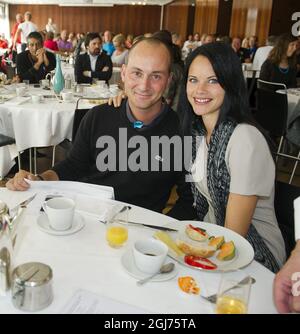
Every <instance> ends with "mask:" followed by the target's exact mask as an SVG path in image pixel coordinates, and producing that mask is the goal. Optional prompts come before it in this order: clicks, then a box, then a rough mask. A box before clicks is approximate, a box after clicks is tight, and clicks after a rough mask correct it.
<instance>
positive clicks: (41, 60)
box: [17, 31, 56, 84]
mask: <svg viewBox="0 0 300 334" xmlns="http://www.w3.org/2000/svg"><path fill="white" fill-rule="evenodd" d="M27 45H28V50H27V51H24V52H21V53H19V54H18V55H17V73H18V77H19V79H20V81H23V80H29V81H30V83H31V84H35V83H39V81H40V80H41V79H45V77H46V75H47V74H48V73H49V72H51V71H52V70H54V69H55V65H56V61H55V56H54V54H53V53H50V52H47V51H46V50H45V49H44V48H43V37H42V35H41V34H40V33H39V32H37V31H35V32H32V33H30V34H29V36H28V40H27Z"/></svg>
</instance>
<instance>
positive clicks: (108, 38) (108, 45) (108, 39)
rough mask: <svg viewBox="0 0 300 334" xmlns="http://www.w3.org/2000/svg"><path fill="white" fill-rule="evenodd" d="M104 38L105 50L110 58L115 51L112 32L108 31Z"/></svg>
mask: <svg viewBox="0 0 300 334" xmlns="http://www.w3.org/2000/svg"><path fill="white" fill-rule="evenodd" d="M103 36H104V43H103V50H104V51H105V52H106V53H107V55H108V56H111V55H112V54H113V53H114V51H115V47H114V44H113V43H112V35H111V32H110V31H109V30H106V31H105V32H104V35H103Z"/></svg>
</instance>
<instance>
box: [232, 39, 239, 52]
mask: <svg viewBox="0 0 300 334" xmlns="http://www.w3.org/2000/svg"><path fill="white" fill-rule="evenodd" d="M232 46H233V47H234V48H235V49H236V50H239V49H240V48H241V40H240V39H239V38H234V39H233V41H232Z"/></svg>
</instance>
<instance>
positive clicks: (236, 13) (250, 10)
mask: <svg viewBox="0 0 300 334" xmlns="http://www.w3.org/2000/svg"><path fill="white" fill-rule="evenodd" d="M272 6H273V0H263V1H261V0H233V5H232V15H231V26H230V36H231V37H233V36H240V37H241V38H243V37H245V36H251V35H256V36H258V41H259V44H261V45H262V44H264V43H265V41H266V38H267V37H268V35H269V29H270V23H271V17H272Z"/></svg>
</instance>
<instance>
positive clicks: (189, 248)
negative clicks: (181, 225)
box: [176, 236, 216, 258]
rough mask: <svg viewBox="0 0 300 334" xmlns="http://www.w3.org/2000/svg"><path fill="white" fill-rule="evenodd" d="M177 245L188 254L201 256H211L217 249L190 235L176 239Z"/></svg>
mask: <svg viewBox="0 0 300 334" xmlns="http://www.w3.org/2000/svg"><path fill="white" fill-rule="evenodd" d="M176 244H177V246H178V247H179V248H180V249H181V250H182V251H183V252H184V253H185V254H186V255H194V256H201V257H205V258H206V257H211V256H213V255H214V254H215V252H216V249H215V247H213V246H209V245H208V244H207V243H204V242H198V241H193V240H190V239H189V238H188V237H185V236H179V237H178V238H177V240H176Z"/></svg>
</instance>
